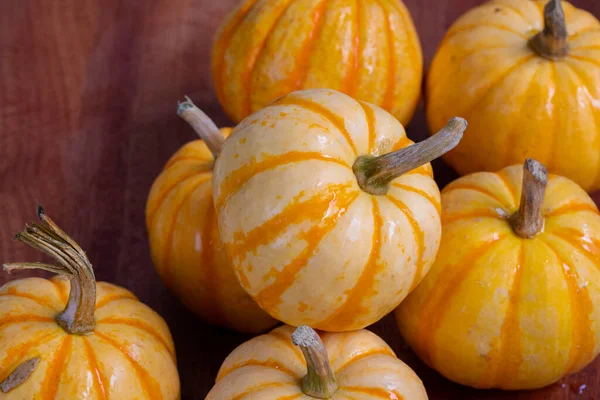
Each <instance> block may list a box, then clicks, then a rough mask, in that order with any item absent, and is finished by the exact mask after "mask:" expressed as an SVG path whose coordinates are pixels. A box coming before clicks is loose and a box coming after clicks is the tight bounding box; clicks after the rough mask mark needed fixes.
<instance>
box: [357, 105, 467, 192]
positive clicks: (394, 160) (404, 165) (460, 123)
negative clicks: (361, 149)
mask: <svg viewBox="0 0 600 400" xmlns="http://www.w3.org/2000/svg"><path fill="white" fill-rule="evenodd" d="M465 129H467V121H466V120H465V119H463V118H459V117H454V118H452V119H451V120H450V121H448V124H447V125H446V126H445V127H444V128H442V130H441V131H439V132H438V133H436V134H435V135H433V136H432V137H430V138H429V139H427V140H424V141H422V142H420V143H415V144H413V145H412V146H408V147H405V148H403V149H400V150H397V151H394V152H392V153H388V154H384V155H382V156H371V155H368V156H360V157H358V158H357V159H356V161H355V162H354V165H353V166H352V170H353V171H354V175H356V180H357V181H358V185H359V186H360V188H361V189H362V190H364V191H365V192H367V193H370V194H374V195H384V194H386V193H387V192H388V190H389V188H390V186H389V185H390V182H391V181H392V180H394V179H396V178H397V177H399V176H401V175H403V174H405V173H407V172H409V171H412V170H413V169H415V168H418V167H420V166H421V165H424V164H427V163H428V162H430V161H432V160H435V159H436V158H438V157H441V156H442V155H443V154H445V153H447V152H449V151H450V150H452V149H453V148H455V147H456V145H458V142H460V140H461V139H462V136H463V133H464V131H465Z"/></svg>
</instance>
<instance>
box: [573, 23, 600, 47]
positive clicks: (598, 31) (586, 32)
mask: <svg viewBox="0 0 600 400" xmlns="http://www.w3.org/2000/svg"><path fill="white" fill-rule="evenodd" d="M592 32H597V33H600V29H598V28H596V27H595V26H593V27H592V28H587V29H582V30H580V31H579V32H575V33H574V34H572V35H571V36H569V42H572V41H574V40H575V39H577V38H578V37H579V36H582V35H586V34H588V33H592ZM579 49H580V48H579V47H575V48H573V50H579Z"/></svg>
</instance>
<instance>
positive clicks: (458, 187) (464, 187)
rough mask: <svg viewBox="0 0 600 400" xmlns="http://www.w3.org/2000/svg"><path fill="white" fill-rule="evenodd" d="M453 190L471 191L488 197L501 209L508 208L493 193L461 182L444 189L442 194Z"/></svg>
mask: <svg viewBox="0 0 600 400" xmlns="http://www.w3.org/2000/svg"><path fill="white" fill-rule="evenodd" d="M455 190H472V191H474V192H478V193H481V194H483V195H485V196H488V197H490V198H492V199H494V200H496V201H497V202H498V203H499V204H500V205H501V206H502V207H504V208H508V206H507V205H506V204H504V202H503V201H502V200H500V199H499V198H498V197H497V196H496V195H495V194H494V193H493V192H491V191H489V190H487V189H485V188H482V187H481V186H477V185H474V184H468V183H462V182H458V183H457V184H451V185H449V186H448V187H446V188H445V189H444V194H448V193H450V192H453V191H455ZM511 195H512V194H511Z"/></svg>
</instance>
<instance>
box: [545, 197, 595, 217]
mask: <svg viewBox="0 0 600 400" xmlns="http://www.w3.org/2000/svg"><path fill="white" fill-rule="evenodd" d="M582 211H589V212H592V213H594V214H596V215H598V208H596V206H595V205H594V204H588V203H580V202H578V201H577V200H574V201H570V202H568V203H566V204H563V205H562V206H560V207H559V208H555V209H554V210H552V211H550V212H549V213H547V214H546V218H553V217H559V216H561V215H566V214H572V213H576V212H582Z"/></svg>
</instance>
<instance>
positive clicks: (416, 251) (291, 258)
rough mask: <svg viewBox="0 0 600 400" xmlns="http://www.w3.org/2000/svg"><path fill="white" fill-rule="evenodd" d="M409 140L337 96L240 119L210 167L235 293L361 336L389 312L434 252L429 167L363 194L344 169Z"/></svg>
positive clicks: (304, 97)
mask: <svg viewBox="0 0 600 400" xmlns="http://www.w3.org/2000/svg"><path fill="white" fill-rule="evenodd" d="M412 143H413V142H412V141H411V140H409V139H408V138H407V137H406V133H405V132H404V128H403V127H402V125H401V124H400V123H399V122H398V121H397V120H396V119H394V118H393V117H392V116H391V115H390V114H389V113H387V112H385V111H384V110H382V109H380V108H379V107H376V106H372V105H369V104H367V103H363V102H358V101H356V100H354V99H352V98H350V97H348V96H346V95H344V94H341V93H339V92H335V91H331V90H326V89H314V90H307V91H300V92H295V93H292V94H290V95H287V96H285V97H283V98H281V99H280V100H278V101H277V102H275V103H274V104H272V105H271V106H269V107H267V108H264V109H263V110H261V111H259V112H257V113H255V114H253V115H252V116H251V117H248V118H246V119H245V120H244V121H242V123H241V124H240V125H238V126H237V127H236V128H235V129H234V131H233V132H232V135H231V136H230V138H229V139H228V140H227V141H226V142H225V145H224V146H223V149H222V152H221V154H220V156H219V158H218V159H217V162H216V164H215V177H214V184H213V192H214V198H215V205H216V209H217V217H218V221H219V227H220V230H221V239H222V240H223V241H224V243H225V245H226V246H227V248H228V250H229V254H230V255H231V257H232V261H233V265H234V268H235V272H236V274H237V277H238V279H239V281H240V282H241V284H242V287H243V288H244V289H245V290H246V291H247V292H248V293H249V294H250V295H251V296H252V297H253V298H254V299H255V300H256V301H257V302H258V304H259V305H260V306H261V307H262V308H263V309H264V310H265V311H267V312H268V313H269V314H271V315H272V316H273V317H275V318H276V319H278V320H280V321H283V322H285V323H288V324H290V325H294V326H299V325H303V324H304V325H309V326H312V327H314V328H315V329H320V330H325V331H348V330H355V329H361V328H363V327H365V326H367V325H370V324H372V323H374V322H375V321H377V320H379V319H380V318H382V317H383V316H384V315H386V314H387V313H389V312H390V311H392V310H393V309H394V308H395V307H396V306H397V305H398V303H400V301H402V299H404V297H405V296H406V295H407V294H408V293H409V292H410V290H412V288H413V287H414V286H416V284H417V283H418V282H419V281H420V280H421V278H422V277H423V276H425V274H426V273H427V271H428V269H429V267H430V266H431V264H432V263H433V259H434V258H435V255H436V253H437V249H438V246H439V240H440V236H441V232H440V211H439V207H440V199H439V190H438V187H437V185H436V184H435V182H434V180H433V174H432V169H431V165H430V164H425V165H424V166H422V167H420V168H417V169H415V170H413V171H411V172H409V173H407V174H405V175H403V176H401V177H400V178H397V179H395V180H394V181H393V182H392V184H391V188H390V191H389V192H388V194H387V195H384V196H373V195H370V194H367V193H366V192H363V191H362V190H361V189H360V188H359V186H358V184H357V181H356V177H355V175H354V173H353V171H352V165H353V163H354V161H355V159H356V158H357V156H359V155H365V154H375V155H378V154H384V153H388V152H391V151H393V150H396V149H399V148H403V147H406V146H408V145H410V144H412Z"/></svg>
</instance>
